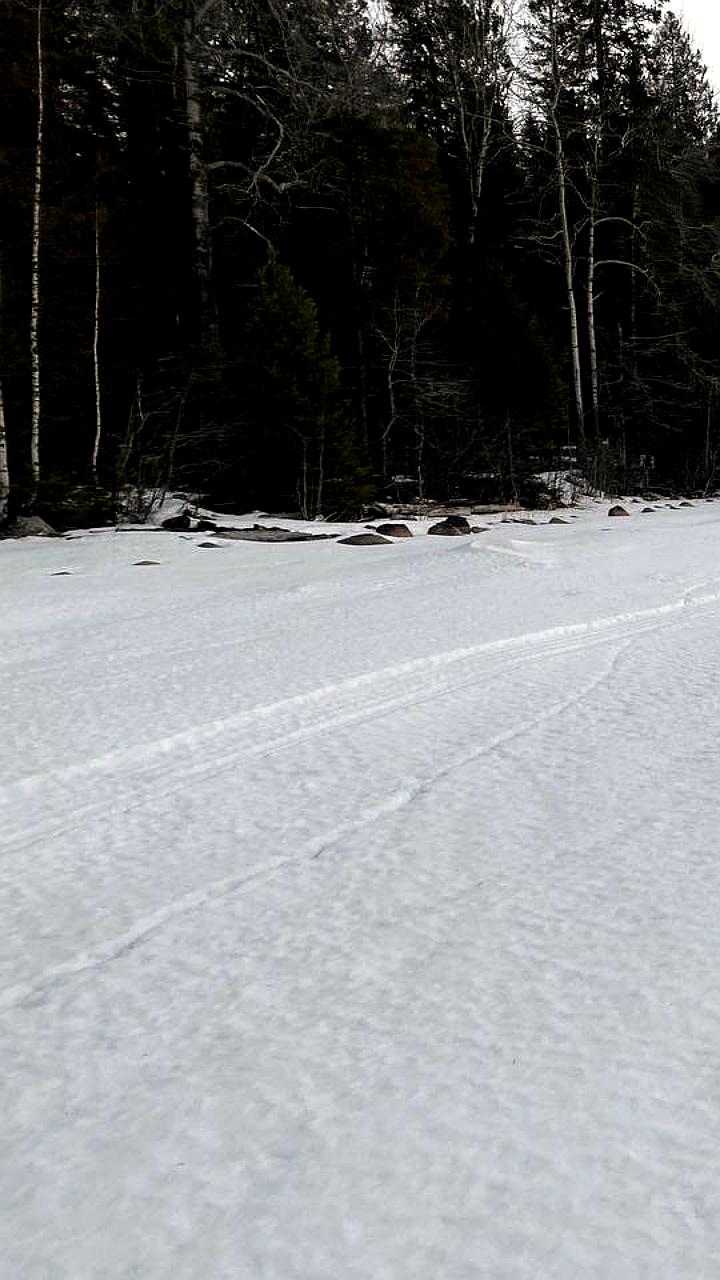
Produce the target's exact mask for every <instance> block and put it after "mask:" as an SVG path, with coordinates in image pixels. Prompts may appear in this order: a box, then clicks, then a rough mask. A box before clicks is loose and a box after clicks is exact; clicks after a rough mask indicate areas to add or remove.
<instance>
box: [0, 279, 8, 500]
mask: <svg viewBox="0 0 720 1280" xmlns="http://www.w3.org/2000/svg"><path fill="white" fill-rule="evenodd" d="M1 333H2V263H0V335H1ZM9 503H10V468H9V464H8V443H7V429H6V426H5V405H4V401H3V388H2V373H1V372H0V525H1V524H2V523H3V521H4V520H7V515H8V506H9Z"/></svg>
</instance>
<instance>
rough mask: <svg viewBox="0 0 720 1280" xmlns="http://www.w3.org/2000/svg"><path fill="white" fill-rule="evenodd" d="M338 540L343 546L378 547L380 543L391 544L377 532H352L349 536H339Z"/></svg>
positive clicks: (387, 545)
mask: <svg viewBox="0 0 720 1280" xmlns="http://www.w3.org/2000/svg"><path fill="white" fill-rule="evenodd" d="M338 542H339V543H340V544H341V545H342V546H345V547H378V546H380V545H381V543H384V544H385V546H386V547H389V546H392V543H391V542H390V539H389V538H383V537H382V536H381V535H380V534H379V533H353V534H351V535H350V537H349V538H339V539H338Z"/></svg>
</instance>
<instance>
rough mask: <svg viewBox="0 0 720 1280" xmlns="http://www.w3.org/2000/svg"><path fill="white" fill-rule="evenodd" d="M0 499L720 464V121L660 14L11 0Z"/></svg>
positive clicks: (101, 497)
mask: <svg viewBox="0 0 720 1280" xmlns="http://www.w3.org/2000/svg"><path fill="white" fill-rule="evenodd" d="M0 85H2V93H3V105H2V116H1V120H2V124H1V126H0V394H1V399H0V519H3V518H7V517H9V516H12V515H13V514H16V513H17V512H19V511H32V510H34V511H36V512H38V513H40V514H44V515H45V516H46V517H47V518H50V519H51V520H56V521H58V522H60V523H61V524H62V523H63V522H64V523H66V524H67V523H82V522H83V521H93V522H95V521H100V520H104V519H110V518H112V516H113V515H114V514H115V512H116V510H117V507H118V504H119V503H120V502H121V501H122V502H123V503H125V504H126V505H127V504H128V502H129V503H130V505H131V506H133V504H134V507H135V509H136V510H137V511H142V509H143V506H144V505H146V504H147V503H148V501H149V500H150V498H149V496H150V495H152V494H155V493H158V492H161V491H163V490H165V489H166V488H174V489H182V490H186V491H189V492H192V493H195V494H198V495H202V496H203V498H204V500H206V501H207V502H208V503H209V504H212V505H214V506H215V507H217V508H220V509H222V508H225V509H235V510H250V509H256V508H262V509H269V510H274V511H294V512H298V511H299V512H301V513H302V514H303V515H305V516H308V517H313V516H315V515H320V514H325V515H342V514H349V513H352V512H354V511H358V510H360V509H361V508H362V506H363V505H364V504H368V503H370V502H372V501H373V500H378V499H379V498H381V497H382V498H385V499H388V498H390V499H392V498H400V499H403V498H406V499H407V498H410V497H412V498H425V497H431V498H434V499H438V500H445V499H448V498H460V497H466V498H474V499H481V498H485V499H488V500H490V499H494V500H499V501H508V502H509V501H512V500H514V499H520V500H522V501H529V500H530V499H531V496H532V495H531V490H532V479H531V478H532V476H533V475H534V474H535V473H537V472H539V471H547V470H552V469H554V468H559V467H563V466H566V465H568V464H573V465H575V466H577V467H578V468H579V469H580V470H581V471H582V472H583V473H584V475H585V476H586V478H587V480H588V482H589V483H592V484H595V485H597V486H598V487H600V488H603V489H608V488H610V489H612V488H615V489H617V490H619V491H623V490H627V489H629V488H632V487H637V488H646V489H647V488H653V489H657V488H663V487H665V488H666V489H683V490H686V491H689V492H704V491H707V490H709V489H711V488H713V487H714V486H716V485H719V484H720V469H719V466H718V463H719V454H718V449H719V446H720V397H719V395H718V392H719V389H720V133H719V132H718V121H717V116H716V111H715V106H714V102H713V97H712V94H711V92H710V90H709V88H708V84H707V79H706V75H705V71H704V68H703V65H702V62H701V60H700V58H699V55H698V54H697V53H696V51H695V50H694V49H693V47H692V45H691V43H690V41H689V39H688V37H687V35H686V33H685V31H684V30H683V27H682V25H681V24H680V22H679V21H678V20H677V19H676V18H675V17H674V16H673V14H672V12H670V11H669V10H668V9H667V8H666V6H665V5H662V4H655V3H651V2H650V0H528V3H527V4H526V5H525V6H524V7H523V8H522V10H521V11H518V12H516V13H515V15H514V16H513V13H512V11H511V6H510V4H509V3H506V2H505V0H387V3H386V5H385V6H384V7H380V6H378V5H368V4H366V3H365V2H364V0H164V2H161V0H73V3H67V2H65V0H31V2H27V0H22V2H21V0H5V3H4V4H3V6H2V14H1V16H0Z"/></svg>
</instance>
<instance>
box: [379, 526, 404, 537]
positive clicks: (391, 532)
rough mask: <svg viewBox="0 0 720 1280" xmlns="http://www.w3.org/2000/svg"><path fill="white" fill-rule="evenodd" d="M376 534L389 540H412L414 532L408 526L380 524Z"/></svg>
mask: <svg viewBox="0 0 720 1280" xmlns="http://www.w3.org/2000/svg"><path fill="white" fill-rule="evenodd" d="M375 533H380V534H382V535H383V536H384V537H387V538H412V536H413V535H412V530H411V529H408V527H407V525H406V524H379V525H378V526H377V528H376V529H375Z"/></svg>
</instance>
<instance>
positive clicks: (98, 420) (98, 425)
mask: <svg viewBox="0 0 720 1280" xmlns="http://www.w3.org/2000/svg"><path fill="white" fill-rule="evenodd" d="M100 285H101V280H100V214H99V210H98V205H97V200H96V201H95V308H94V314H93V376H94V382H95V439H94V441H93V451H92V463H91V466H92V472H93V475H94V476H95V478H96V479H97V463H98V454H99V452H100V439H101V437H102V394H101V384H100Z"/></svg>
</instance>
